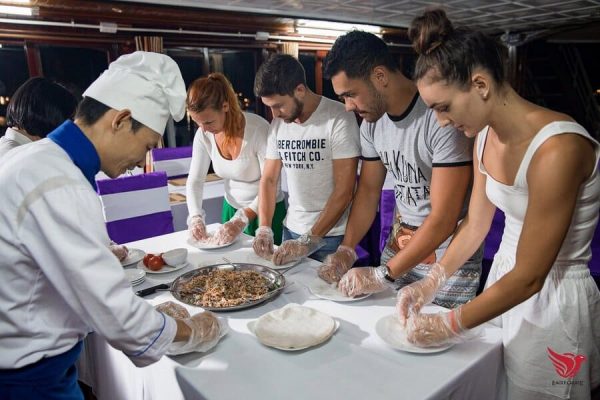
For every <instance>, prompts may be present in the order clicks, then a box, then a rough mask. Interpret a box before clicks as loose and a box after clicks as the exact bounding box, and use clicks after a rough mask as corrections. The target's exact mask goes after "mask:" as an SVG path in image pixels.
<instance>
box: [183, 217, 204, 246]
mask: <svg viewBox="0 0 600 400" xmlns="http://www.w3.org/2000/svg"><path fill="white" fill-rule="evenodd" d="M188 232H189V234H190V238H192V239H193V240H195V241H197V242H201V241H205V240H206V239H208V233H206V225H205V224H204V216H203V215H194V216H193V217H191V218H189V219H188Z"/></svg>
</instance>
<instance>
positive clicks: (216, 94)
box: [186, 72, 244, 144]
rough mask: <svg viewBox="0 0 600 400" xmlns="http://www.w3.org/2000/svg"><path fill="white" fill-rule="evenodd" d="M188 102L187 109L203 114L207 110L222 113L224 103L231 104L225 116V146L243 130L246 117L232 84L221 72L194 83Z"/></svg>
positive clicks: (189, 92)
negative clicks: (210, 109)
mask: <svg viewBox="0 0 600 400" xmlns="http://www.w3.org/2000/svg"><path fill="white" fill-rule="evenodd" d="M186 102H187V108H188V110H189V111H191V112H202V111H204V110H206V109H207V108H212V109H213V110H216V111H220V110H221V109H222V108H223V103H225V102H227V103H228V104H229V111H228V112H227V113H226V115H225V124H224V126H223V131H224V133H225V140H224V142H225V144H227V143H229V142H230V141H231V140H232V139H233V138H234V137H235V136H236V134H237V133H238V132H240V131H241V130H242V129H243V125H244V116H243V114H242V109H241V108H240V104H239V102H238V99H237V95H236V94H235V91H234V90H233V86H231V82H229V80H228V79H227V78H226V77H225V75H223V74H221V73H219V72H214V73H212V74H209V75H208V76H206V77H203V78H198V79H196V80H195V81H194V82H192V84H191V85H190V88H189V89H188V92H187V100H186Z"/></svg>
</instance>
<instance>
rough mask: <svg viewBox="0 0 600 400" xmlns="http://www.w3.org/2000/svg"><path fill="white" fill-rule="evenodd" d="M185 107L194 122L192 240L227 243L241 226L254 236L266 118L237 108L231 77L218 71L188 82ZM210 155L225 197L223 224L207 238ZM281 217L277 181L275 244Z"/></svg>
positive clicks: (190, 205)
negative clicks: (205, 197)
mask: <svg viewBox="0 0 600 400" xmlns="http://www.w3.org/2000/svg"><path fill="white" fill-rule="evenodd" d="M187 109H188V113H189V115H190V117H191V118H192V119H193V120H194V122H195V123H196V124H197V125H198V127H199V128H198V131H197V132H196V136H195V137H194V146H193V153H192V164H191V166H190V173H189V176H188V180H187V187H186V195H187V196H186V197H187V204H188V210H189V215H190V217H189V218H188V227H189V232H190V236H191V237H192V238H193V239H194V240H197V241H205V240H210V242H211V243H213V244H226V243H231V242H232V241H233V240H235V238H236V237H237V236H238V235H239V234H240V233H241V232H242V231H244V232H245V233H247V234H249V235H252V236H254V232H255V230H256V229H257V228H258V218H257V213H258V188H259V182H260V177H261V174H262V169H263V164H264V160H265V152H266V149H267V137H268V133H269V123H268V122H267V121H266V120H264V119H263V118H261V117H259V116H257V115H254V114H250V113H245V112H242V110H241V108H240V105H239V103H238V99H237V95H236V94H235V91H234V90H233V87H232V86H231V83H230V82H229V81H228V80H227V78H226V77H225V76H224V75H223V74H220V73H212V74H210V75H208V76H207V77H203V78H199V79H196V80H195V81H194V82H193V83H192V84H191V86H190V88H189V89H188V95H187ZM211 161H212V165H213V170H214V171H215V173H216V174H217V175H219V177H221V178H222V179H223V181H224V183H225V198H224V200H223V211H222V214H221V219H222V222H223V224H224V225H222V226H221V228H220V229H219V230H218V231H217V232H216V233H215V234H214V235H213V236H212V238H210V239H209V237H208V234H207V232H206V226H205V223H204V214H205V213H204V210H203V209H202V195H203V191H204V190H203V189H204V181H205V180H206V174H207V173H208V168H209V166H210V163H211ZM284 217H285V203H284V199H283V193H282V192H281V189H280V188H279V187H278V190H277V204H276V207H275V214H274V216H273V232H274V234H275V243H276V244H280V243H281V232H282V223H283V219H284ZM244 229H245V230H244Z"/></svg>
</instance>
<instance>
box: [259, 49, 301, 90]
mask: <svg viewBox="0 0 600 400" xmlns="http://www.w3.org/2000/svg"><path fill="white" fill-rule="evenodd" d="M299 84H303V85H304V86H306V73H305V72H304V68H303V67H302V64H300V61H298V60H297V59H295V58H294V57H292V56H290V55H288V54H273V55H272V56H270V57H269V58H268V59H267V60H266V61H265V62H263V63H262V65H261V66H260V68H258V72H257V73H256V77H255V78H254V94H255V95H256V96H258V97H264V96H273V95H275V94H278V95H280V96H286V95H287V96H293V95H294V90H295V89H296V87H297V86H298V85H299Z"/></svg>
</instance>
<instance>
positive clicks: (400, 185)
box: [379, 150, 430, 206]
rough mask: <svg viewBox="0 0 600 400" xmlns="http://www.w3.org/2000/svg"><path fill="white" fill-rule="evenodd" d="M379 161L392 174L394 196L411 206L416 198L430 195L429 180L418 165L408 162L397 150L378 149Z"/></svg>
mask: <svg viewBox="0 0 600 400" xmlns="http://www.w3.org/2000/svg"><path fill="white" fill-rule="evenodd" d="M379 156H380V158H381V162H382V163H383V165H385V167H386V169H387V170H388V171H389V172H390V173H391V174H392V175H393V176H394V180H395V185H394V191H395V195H396V198H397V199H398V200H400V201H401V202H403V203H406V204H410V205H413V206H416V205H417V200H427V199H429V195H430V187H429V180H428V179H427V177H426V176H425V174H423V172H422V171H421V168H419V166H418V165H416V164H413V163H410V162H409V161H407V160H406V159H405V158H404V155H403V154H402V153H400V152H399V151H396V150H392V151H389V152H388V151H380V152H379Z"/></svg>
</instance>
